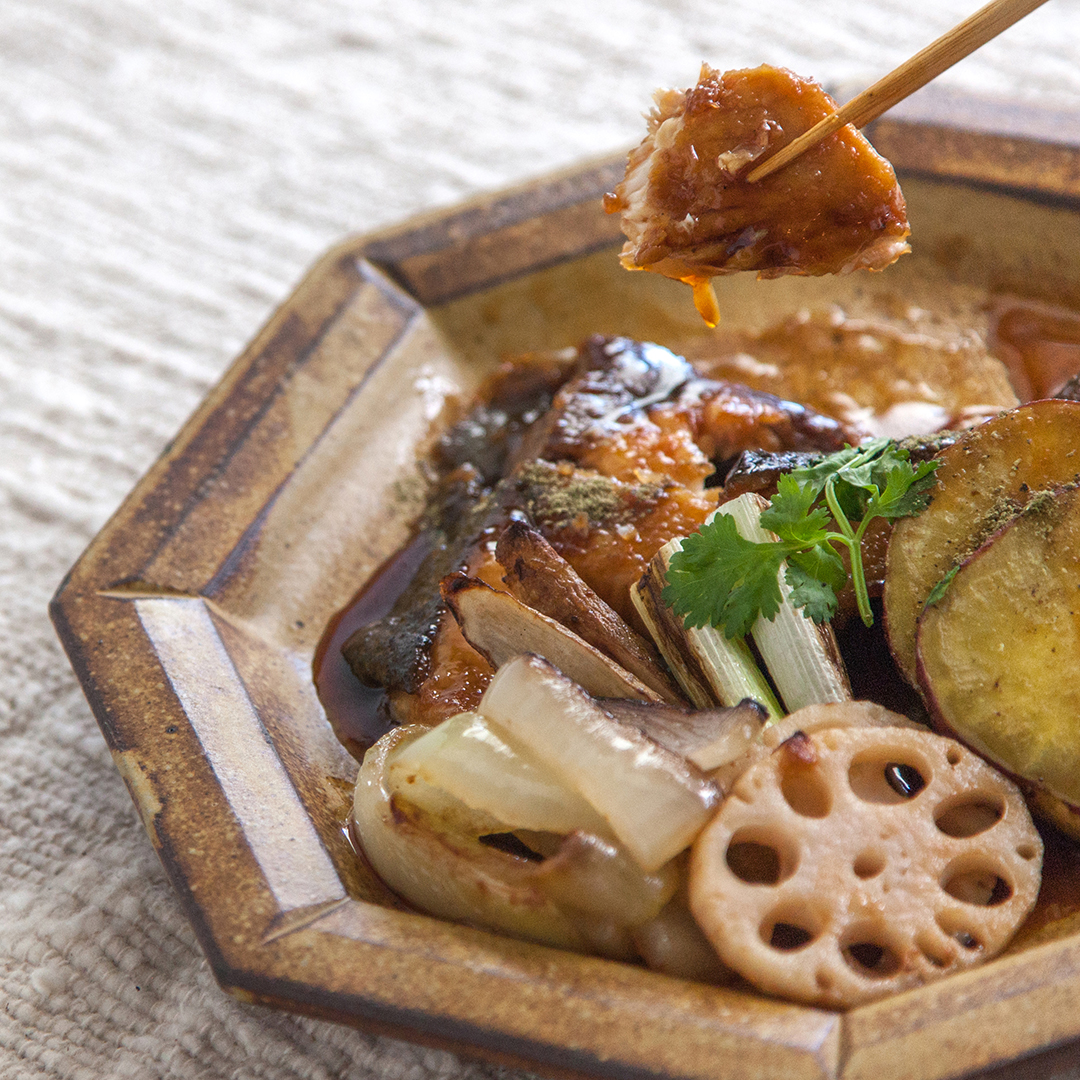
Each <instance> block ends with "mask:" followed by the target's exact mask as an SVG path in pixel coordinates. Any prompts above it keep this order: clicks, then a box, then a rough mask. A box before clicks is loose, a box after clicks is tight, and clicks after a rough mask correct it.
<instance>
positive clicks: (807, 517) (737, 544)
mask: <svg viewBox="0 0 1080 1080" xmlns="http://www.w3.org/2000/svg"><path fill="white" fill-rule="evenodd" d="M937 465H938V463H937V462H936V461H926V462H923V463H922V464H920V465H918V466H913V465H912V464H911V462H910V461H909V460H908V451H907V450H906V449H905V448H903V447H901V446H899V445H897V443H895V442H893V441H892V440H890V439H871V440H870V441H868V442H865V443H863V444H862V445H860V446H856V447H852V446H848V447H845V448H844V449H843V450H840V451H838V452H837V453H835V454H830V455H829V456H828V457H825V458H823V459H822V460H821V461H819V462H818V463H816V464H814V465H811V466H808V467H806V468H802V469H795V470H793V471H792V472H790V473H785V474H784V475H782V476H781V477H780V479H779V481H778V483H777V490H776V494H775V495H774V496H773V497H772V500H771V502H770V503H769V505H768V507H766V508H765V509H764V510H763V511H762V513H761V526H762V528H764V529H768V530H770V531H771V532H773V533H775V534H776V535H777V536H778V537H779V541H778V542H777V543H771V542H770V543H763V544H759V543H755V542H753V541H751V540H745V539H743V537H742V536H741V535H740V533H739V531H738V528H737V527H736V524H735V520H734V518H732V517H731V516H730V515H729V514H724V513H717V514H716V515H714V516H713V518H712V520H711V521H710V522H709V523H708V524H706V525H704V526H702V528H701V529H700V530H699V531H698V532H696V533H694V534H693V535H691V536H688V537H687V538H686V539H685V540H684V541H683V543H682V550H681V551H679V552H676V553H675V554H674V555H673V556H672V558H671V562H670V564H669V566H668V571H667V579H668V584H667V586H666V587H665V589H664V592H663V599H664V602H665V603H667V604H669V605H670V606H671V607H672V608H674V610H675V612H676V613H677V614H679V615H682V616H683V617H684V622H685V624H686V625H687V626H691V627H694V626H705V625H711V626H715V627H721V628H722V629H723V631H724V634H725V635H726V636H727V637H728V638H738V637H743V636H744V635H745V634H746V633H747V632H748V631H749V630H750V628H751V627H752V626H753V625H754V622H755V621H756V620H757V618H758V616H762V617H764V618H765V619H772V618H774V617H775V615H776V613H777V611H779V609H780V604H781V602H782V599H783V597H782V595H781V591H780V582H779V574H780V568H781V566H783V565H784V563H785V562H786V563H787V570H786V573H785V577H786V580H787V583H788V585H789V586H790V587H791V590H792V591H791V597H790V599H791V602H792V604H794V605H795V607H798V608H802V610H803V614H804V615H805V616H806V617H807V618H808V619H812V620H813V621H814V622H816V623H821V622H825V621H827V620H829V619H831V618H832V617H833V615H834V614H835V613H836V608H837V594H838V593H839V592H840V590H841V589H843V587H844V586H845V585H846V584H847V580H848V571H847V569H846V567H845V565H844V560H843V558H842V557H841V550H842V549H844V548H846V549H847V551H848V553H849V562H850V564H851V581H852V586H853V588H854V591H855V599H856V603H857V604H858V608H859V614H860V615H861V616H862V620H863V622H864V623H865V624H866V625H867V626H870V625H872V624H873V621H874V617H873V614H872V612H871V610H870V598H869V594H868V592H867V588H866V573H865V570H864V567H863V561H862V540H863V537H864V536H865V534H866V529H867V526H868V525H869V524H870V522H871V521H873V520H874V519H875V518H886V519H895V518H901V517H909V516H911V515H913V514H917V513H919V511H920V510H922V509H923V508H924V507H925V506H926V504H927V502H928V501H929V491H930V488H931V487H933V484H934V475H933V474H934V470H935V469H936V468H937Z"/></svg>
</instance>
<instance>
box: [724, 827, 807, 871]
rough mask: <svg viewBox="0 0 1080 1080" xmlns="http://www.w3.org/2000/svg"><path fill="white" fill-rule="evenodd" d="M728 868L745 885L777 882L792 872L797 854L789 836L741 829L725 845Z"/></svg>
mask: <svg viewBox="0 0 1080 1080" xmlns="http://www.w3.org/2000/svg"><path fill="white" fill-rule="evenodd" d="M726 859H727V865H728V869H729V870H730V871H731V872H732V873H733V874H734V875H735V876H736V877H737V878H738V879H739V880H740V881H743V882H745V883H746V884H747V885H779V884H780V882H782V881H785V880H786V879H787V878H789V877H791V875H792V874H793V873H794V872H795V868H796V866H797V864H798V855H797V852H796V849H795V847H794V845H793V844H792V843H791V841H790V839H788V838H785V837H781V836H780V835H779V834H776V835H774V834H773V833H772V832H769V831H766V832H762V831H761V830H756V829H740V830H739V831H738V832H737V833H735V835H734V836H732V838H731V842H730V843H729V844H728V848H727V854H726Z"/></svg>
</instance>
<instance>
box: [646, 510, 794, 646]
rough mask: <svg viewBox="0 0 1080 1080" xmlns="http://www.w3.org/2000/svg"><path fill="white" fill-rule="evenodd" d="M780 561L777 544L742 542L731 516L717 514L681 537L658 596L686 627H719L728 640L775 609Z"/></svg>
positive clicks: (777, 609)
mask: <svg viewBox="0 0 1080 1080" xmlns="http://www.w3.org/2000/svg"><path fill="white" fill-rule="evenodd" d="M762 549H766V550H762ZM783 559H784V552H783V551H782V550H779V549H778V548H777V545H775V544H755V543H753V542H752V541H750V540H744V539H743V538H742V536H740V535H739V530H738V528H737V527H736V525H735V522H734V520H733V519H732V518H731V517H729V516H728V515H727V514H717V515H716V517H714V518H713V520H712V522H711V523H710V524H709V525H708V526H705V527H703V528H702V529H700V530H699V531H698V532H696V533H693V534H692V535H690V536H688V537H686V539H685V540H683V544H682V550H681V551H678V552H676V553H675V554H674V555H673V556H672V558H671V562H670V564H669V566H668V571H667V585H666V586H665V587H664V591H663V593H662V594H661V595H662V598H663V600H664V602H665V603H666V604H668V605H670V606H671V607H672V608H674V610H675V612H676V614H678V615H682V616H683V617H684V618H683V622H684V623H685V625H686V626H691V627H693V626H707V625H709V626H722V627H723V628H724V633H725V634H727V636H728V637H729V638H735V637H743V636H744V635H745V634H746V633H747V632H748V631H749V629H750V627H751V626H753V624H754V621H755V620H756V619H757V617H758V615H759V614H761V615H764V616H765V618H766V619H768V618H771V617H772V616H773V615H775V614H776V612H777V611H779V610H780V603H781V600H782V596H781V593H780V585H779V581H778V572H779V569H780V564H781V563H782V562H783Z"/></svg>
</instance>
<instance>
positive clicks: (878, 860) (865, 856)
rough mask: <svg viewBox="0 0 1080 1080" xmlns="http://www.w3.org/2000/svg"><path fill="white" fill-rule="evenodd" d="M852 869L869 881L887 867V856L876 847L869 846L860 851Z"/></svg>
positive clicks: (858, 875)
mask: <svg viewBox="0 0 1080 1080" xmlns="http://www.w3.org/2000/svg"><path fill="white" fill-rule="evenodd" d="M851 869H852V870H853V871H854V872H855V876H856V877H857V878H861V879H862V880H863V881H867V880H869V879H870V878H873V877H877V876H878V874H880V873H881V871H882V870H884V869H885V856H884V854H883V853H882V852H880V851H877V850H875V849H874V848H867V849H866V850H865V851H861V852H859V854H858V856H857V857H856V859H855V862H854V863H853V864H852V867H851Z"/></svg>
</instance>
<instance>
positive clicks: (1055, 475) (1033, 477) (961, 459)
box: [884, 399, 1080, 685]
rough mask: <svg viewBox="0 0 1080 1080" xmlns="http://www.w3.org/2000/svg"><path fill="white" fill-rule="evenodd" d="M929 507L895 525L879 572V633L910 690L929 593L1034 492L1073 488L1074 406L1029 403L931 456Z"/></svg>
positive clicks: (1079, 453)
mask: <svg viewBox="0 0 1080 1080" xmlns="http://www.w3.org/2000/svg"><path fill="white" fill-rule="evenodd" d="M939 460H940V462H941V464H940V466H939V467H938V470H937V474H936V476H937V485H936V486H935V488H934V490H933V493H932V496H931V502H930V505H929V507H927V509H926V510H924V511H923V512H922V513H921V514H919V515H918V516H916V517H911V518H904V519H902V520H900V521H897V522H896V525H895V527H894V529H893V531H892V536H891V537H890V540H889V550H888V556H887V561H886V570H885V586H884V602H885V630H886V634H887V636H888V641H889V647H890V649H891V650H892V653H893V657H894V658H895V660H896V663H897V666H898V667H899V669H900V671H901V672H902V674H903V675H904V677H905V678H906V679H907V680H908V681H909V682H910V683H911V684H912V685H917V683H918V678H917V674H916V656H915V632H916V624H917V622H918V619H919V613H920V612H921V610H922V607H923V605H924V604H925V602H926V598H927V597H928V596H929V595H930V591H931V589H933V587H934V586H935V585H936V584H937V583H938V582H939V581H941V580H942V578H944V577H945V575H946V574H947V573H948V572H949V570H951V569H952V568H953V567H954V566H957V565H958V564H960V563H961V562H963V560H964V559H965V558H966V557H967V556H968V555H969V554H970V553H971V552H972V551H974V550H975V549H977V548H978V547H979V545H980V544H981V543H982V542H983V541H984V540H985V539H986V538H987V537H988V536H990V535H991V534H992V533H994V532H995V531H996V530H997V529H998V528H999V527H1000V526H1001V525H1003V524H1005V522H1007V521H1008V520H1010V519H1011V518H1012V517H1013V516H1015V514H1017V513H1018V512H1019V511H1020V509H1021V508H1022V507H1023V506H1024V505H1025V504H1026V503H1027V502H1028V500H1029V499H1030V498H1031V496H1032V495H1033V494H1034V493H1036V492H1040V491H1046V490H1048V489H1053V488H1059V487H1062V486H1065V485H1068V484H1073V483H1078V482H1080V402H1075V401H1061V400H1056V399H1048V400H1045V401H1035V402H1032V403H1030V404H1028V405H1024V406H1022V407H1020V408H1018V409H1013V410H1012V411H1011V412H1007V413H1004V414H1002V415H1001V416H999V417H995V418H994V419H993V420H988V421H987V422H986V423H984V424H981V425H980V426H979V427H977V428H974V429H973V430H972V431H971V432H970V433H969V434H968V435H967V436H966V437H965V438H964V439H962V440H961V441H959V442H957V443H954V444H953V445H952V446H950V447H947V448H946V449H945V450H943V451H942V452H941V454H940V455H939Z"/></svg>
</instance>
